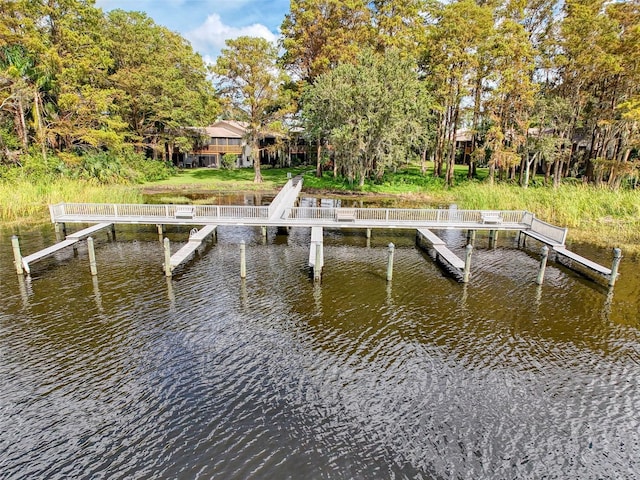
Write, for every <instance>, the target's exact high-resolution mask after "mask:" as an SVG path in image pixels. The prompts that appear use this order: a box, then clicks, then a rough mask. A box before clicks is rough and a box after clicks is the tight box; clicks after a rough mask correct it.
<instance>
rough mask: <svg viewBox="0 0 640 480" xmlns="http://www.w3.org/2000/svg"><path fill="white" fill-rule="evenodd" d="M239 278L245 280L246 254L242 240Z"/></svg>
mask: <svg viewBox="0 0 640 480" xmlns="http://www.w3.org/2000/svg"><path fill="white" fill-rule="evenodd" d="M240 278H247V254H246V245H245V243H244V240H242V242H241V243H240Z"/></svg>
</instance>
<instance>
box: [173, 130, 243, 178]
mask: <svg viewBox="0 0 640 480" xmlns="http://www.w3.org/2000/svg"><path fill="white" fill-rule="evenodd" d="M197 131H198V133H200V137H201V139H200V141H199V142H198V143H197V144H196V146H195V148H194V149H193V150H192V151H190V152H187V153H185V154H184V157H183V159H182V163H183V165H182V166H184V167H185V168H196V167H213V168H219V167H220V166H221V165H222V157H223V156H224V155H226V154H232V155H236V157H237V159H236V166H237V167H250V166H252V165H253V162H252V161H251V159H250V154H251V147H250V146H249V145H247V142H246V140H245V136H246V125H245V124H243V123H242V122H236V121H234V120H220V121H217V122H215V123H214V124H213V125H210V126H208V127H205V128H199V129H197Z"/></svg>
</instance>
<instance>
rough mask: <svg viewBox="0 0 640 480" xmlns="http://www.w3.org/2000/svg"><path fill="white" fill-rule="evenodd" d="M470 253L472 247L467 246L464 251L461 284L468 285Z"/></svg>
mask: <svg viewBox="0 0 640 480" xmlns="http://www.w3.org/2000/svg"><path fill="white" fill-rule="evenodd" d="M471 252H473V245H471V244H469V245H467V248H466V250H465V257H464V272H463V274H462V281H463V283H469V277H470V276H471Z"/></svg>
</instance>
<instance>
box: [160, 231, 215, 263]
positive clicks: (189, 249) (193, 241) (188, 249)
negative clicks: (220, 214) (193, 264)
mask: <svg viewBox="0 0 640 480" xmlns="http://www.w3.org/2000/svg"><path fill="white" fill-rule="evenodd" d="M215 229H216V226H215V225H205V226H204V227H202V228H201V229H200V230H198V231H197V232H195V233H194V234H193V235H190V236H189V241H188V242H187V243H186V244H185V245H183V246H182V248H181V249H180V250H178V251H177V252H176V253H174V254H173V255H171V259H170V260H169V265H170V266H171V269H172V270H173V269H175V268H177V267H178V266H180V265H181V264H183V263H185V262H187V261H188V260H189V259H190V258H191V256H192V255H193V254H194V253H195V251H196V250H197V249H198V248H199V247H200V245H202V242H204V241H205V240H206V239H207V238H208V237H209V235H211V234H212V233H213V232H214V231H215Z"/></svg>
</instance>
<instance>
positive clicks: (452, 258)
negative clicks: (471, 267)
mask: <svg viewBox="0 0 640 480" xmlns="http://www.w3.org/2000/svg"><path fill="white" fill-rule="evenodd" d="M433 249H434V250H435V251H436V252H437V253H438V255H440V257H441V258H442V259H443V260H445V261H446V262H447V263H448V264H449V265H451V266H452V267H454V268H457V269H458V270H464V261H463V260H462V259H461V258H459V257H458V256H457V255H456V254H455V253H453V252H452V251H451V250H449V249H448V248H447V247H446V246H444V245H434V246H433Z"/></svg>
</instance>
